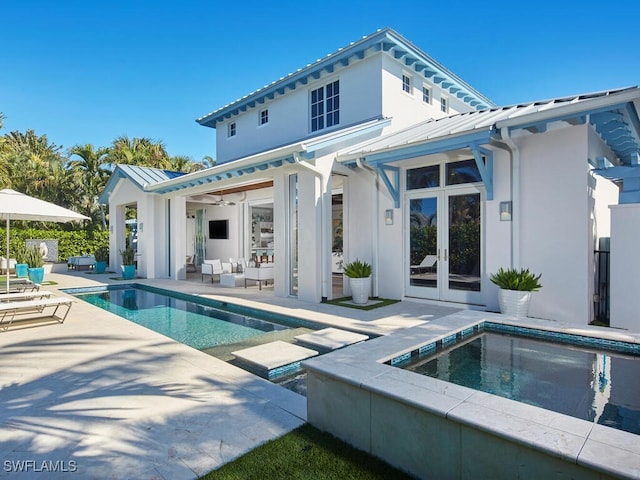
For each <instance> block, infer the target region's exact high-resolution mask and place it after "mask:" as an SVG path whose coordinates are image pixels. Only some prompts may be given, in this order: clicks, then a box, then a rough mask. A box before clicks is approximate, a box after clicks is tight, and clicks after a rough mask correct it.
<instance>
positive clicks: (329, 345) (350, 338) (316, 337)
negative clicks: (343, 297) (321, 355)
mask: <svg viewBox="0 0 640 480" xmlns="http://www.w3.org/2000/svg"><path fill="white" fill-rule="evenodd" d="M295 339H296V341H298V342H300V343H302V344H304V345H307V346H310V347H311V348H320V349H323V350H329V351H330V350H336V349H338V348H342V347H346V346H348V345H353V344H354V343H359V342H364V341H365V340H368V339H369V337H368V336H367V335H363V334H361V333H354V332H348V331H346V330H341V329H339V328H332V327H330V328H323V329H322V330H317V331H315V332H311V333H305V334H302V335H298V336H296V337H295Z"/></svg>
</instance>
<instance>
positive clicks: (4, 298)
mask: <svg viewBox="0 0 640 480" xmlns="http://www.w3.org/2000/svg"><path fill="white" fill-rule="evenodd" d="M50 296H51V292H50V291H48V290H35V291H31V292H13V293H5V292H0V302H15V301H16V300H35V299H43V298H49V297H50Z"/></svg>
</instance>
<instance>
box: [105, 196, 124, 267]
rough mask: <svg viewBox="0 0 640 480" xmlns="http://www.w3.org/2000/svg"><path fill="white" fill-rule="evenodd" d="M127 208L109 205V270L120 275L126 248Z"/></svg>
mask: <svg viewBox="0 0 640 480" xmlns="http://www.w3.org/2000/svg"><path fill="white" fill-rule="evenodd" d="M124 221H125V206H124V205H112V204H109V269H110V270H112V271H114V272H116V273H120V271H121V270H120V266H121V265H122V257H121V256H120V251H121V250H124V248H125V235H126V233H125V224H124Z"/></svg>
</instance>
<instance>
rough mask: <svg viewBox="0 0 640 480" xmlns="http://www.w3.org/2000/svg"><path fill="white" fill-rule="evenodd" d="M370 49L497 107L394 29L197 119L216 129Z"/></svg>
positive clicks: (464, 97) (473, 102)
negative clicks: (222, 122)
mask: <svg viewBox="0 0 640 480" xmlns="http://www.w3.org/2000/svg"><path fill="white" fill-rule="evenodd" d="M368 51H372V52H380V51H384V52H389V54H391V55H393V57H394V58H396V59H398V60H400V61H402V62H403V63H404V64H405V66H406V67H407V68H410V69H413V70H414V71H415V72H417V73H420V74H422V75H424V76H425V77H427V78H429V79H431V81H433V82H434V83H435V84H436V85H439V86H440V87H442V88H443V89H444V90H445V91H448V93H449V94H450V95H451V96H453V97H456V98H457V99H459V100H461V101H463V102H465V103H467V104H468V105H469V106H471V107H473V108H475V109H477V110H482V109H485V108H490V107H495V103H493V102H492V101H491V100H489V99H488V98H487V97H486V96H484V95H483V94H481V93H480V92H478V91H477V90H476V89H474V88H473V87H471V86H470V85H469V84H468V83H466V82H465V81H463V80H462V79H461V78H459V77H458V76H457V75H455V74H454V73H453V72H451V71H450V70H448V69H447V68H445V67H444V66H443V65H442V64H440V63H439V62H437V61H436V60H435V59H433V58H432V57H430V56H429V55H428V54H427V53H425V52H424V51H423V50H421V49H420V48H418V47H416V46H415V45H414V44H413V43H411V42H410V41H409V40H407V39H406V38H404V37H403V36H402V35H400V34H399V33H398V32H396V31H395V30H393V29H391V28H388V27H387V28H383V29H381V30H378V31H376V32H375V33H372V34H371V35H367V36H365V37H363V38H362V39H361V40H359V41H357V42H352V43H351V44H349V45H348V46H347V47H344V48H341V49H339V50H338V51H336V52H334V53H331V54H329V55H327V56H326V57H325V58H321V59H318V60H316V61H315V62H314V63H310V64H308V65H307V66H306V67H304V68H300V69H298V70H297V71H295V72H292V73H289V74H288V75H286V76H284V77H281V78H280V79H278V80H276V81H274V82H272V83H271V84H269V85H265V86H264V87H262V88H260V89H258V90H256V91H254V92H252V93H250V94H248V95H245V96H244V97H242V98H239V99H237V100H235V101H233V102H231V103H229V104H227V105H225V106H224V107H221V108H219V109H217V110H214V111H213V112H211V113H208V114H206V115H203V116H202V117H200V118H198V119H197V120H196V122H198V123H199V124H200V125H204V126H207V127H212V128H215V127H216V124H217V123H218V122H221V121H224V120H225V119H228V118H231V117H232V116H234V115H237V114H238V113H240V112H244V111H246V110H247V109H250V108H254V107H256V106H258V105H261V104H264V103H265V102H266V101H268V100H273V99H274V98H275V96H276V95H283V94H284V93H285V92H286V91H288V90H294V89H296V88H298V87H299V86H303V85H307V84H308V83H309V82H310V81H313V80H317V79H319V78H320V76H321V75H322V74H323V73H325V72H327V73H333V72H334V71H335V70H336V69H337V68H341V67H346V66H348V65H349V64H350V63H352V62H354V61H359V60H363V59H364V58H365V56H366V55H367V52H368Z"/></svg>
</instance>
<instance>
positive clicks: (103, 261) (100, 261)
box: [93, 246, 109, 273]
mask: <svg viewBox="0 0 640 480" xmlns="http://www.w3.org/2000/svg"><path fill="white" fill-rule="evenodd" d="M94 257H95V258H96V264H95V265H94V267H93V271H94V272H96V273H104V272H105V271H106V270H107V263H108V262H109V248H107V247H104V246H103V247H99V248H98V249H97V250H96V251H95V254H94Z"/></svg>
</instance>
